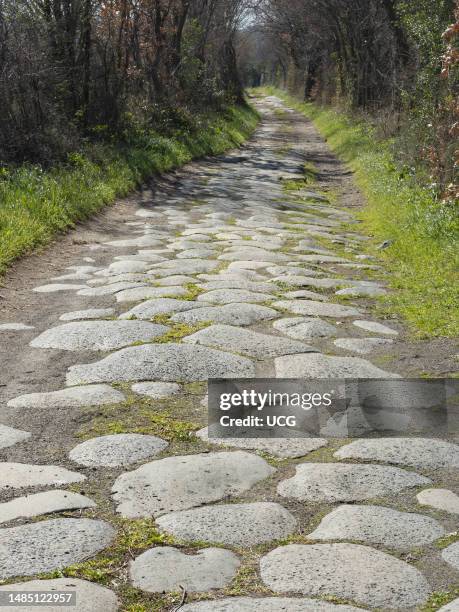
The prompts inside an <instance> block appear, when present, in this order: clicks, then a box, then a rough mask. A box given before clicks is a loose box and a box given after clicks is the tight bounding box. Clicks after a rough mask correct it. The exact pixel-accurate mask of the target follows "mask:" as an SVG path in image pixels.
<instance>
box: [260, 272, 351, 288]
mask: <svg viewBox="0 0 459 612" xmlns="http://www.w3.org/2000/svg"><path fill="white" fill-rule="evenodd" d="M271 282H273V283H285V284H286V285H290V286H291V287H318V288H319V289H334V288H335V287H342V286H343V285H347V284H349V281H346V280H344V279H341V278H315V277H310V276H302V275H294V274H288V275H283V276H277V277H276V278H273V279H271Z"/></svg>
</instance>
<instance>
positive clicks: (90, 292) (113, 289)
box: [77, 281, 147, 297]
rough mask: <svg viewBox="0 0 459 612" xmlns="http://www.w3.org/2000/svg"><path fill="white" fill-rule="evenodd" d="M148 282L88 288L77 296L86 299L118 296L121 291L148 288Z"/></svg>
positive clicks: (121, 283)
mask: <svg viewBox="0 0 459 612" xmlns="http://www.w3.org/2000/svg"><path fill="white" fill-rule="evenodd" d="M146 285H147V283H146V281H134V282H132V281H121V282H117V283H108V284H107V283H106V284H104V285H102V286H100V287H86V288H85V289H80V291H78V292H77V295H83V296H86V297H100V296H104V295H116V294H117V293H119V292H120V291H127V290H128V289H138V288H140V287H146Z"/></svg>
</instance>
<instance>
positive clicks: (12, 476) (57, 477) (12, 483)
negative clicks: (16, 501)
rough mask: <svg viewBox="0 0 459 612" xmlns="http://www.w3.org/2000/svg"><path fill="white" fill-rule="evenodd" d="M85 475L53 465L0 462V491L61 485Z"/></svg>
mask: <svg viewBox="0 0 459 612" xmlns="http://www.w3.org/2000/svg"><path fill="white" fill-rule="evenodd" d="M83 480H86V476H83V474H78V473H77V472H71V471H69V470H66V469H65V468H62V467H58V466H55V465H32V464H28V463H0V491H2V490H5V489H26V488H27V487H44V486H47V485H54V486H62V485H67V484H70V483H72V482H82V481H83Z"/></svg>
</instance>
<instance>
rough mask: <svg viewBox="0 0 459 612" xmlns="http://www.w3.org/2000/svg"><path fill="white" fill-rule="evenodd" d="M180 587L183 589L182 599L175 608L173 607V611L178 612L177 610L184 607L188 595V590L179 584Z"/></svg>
mask: <svg viewBox="0 0 459 612" xmlns="http://www.w3.org/2000/svg"><path fill="white" fill-rule="evenodd" d="M179 586H180V588H181V589H182V599H181V600H180V603H179V605H178V606H176V607H175V608H172V610H171V612H177V610H180V608H183V606H184V604H185V601H186V596H187V592H186V590H185V589H184V588H183V587H182V585H181V584H180V585H179Z"/></svg>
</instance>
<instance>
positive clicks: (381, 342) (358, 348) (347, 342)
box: [334, 338, 393, 355]
mask: <svg viewBox="0 0 459 612" xmlns="http://www.w3.org/2000/svg"><path fill="white" fill-rule="evenodd" d="M392 342H393V340H391V339H390V338H338V340H335V342H334V344H335V346H337V347H338V348H341V349H344V350H345V351H350V352H352V353H359V354H360V355H367V354H368V353H371V352H373V351H374V350H376V349H378V348H381V347H382V346H386V345H388V344H392Z"/></svg>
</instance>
